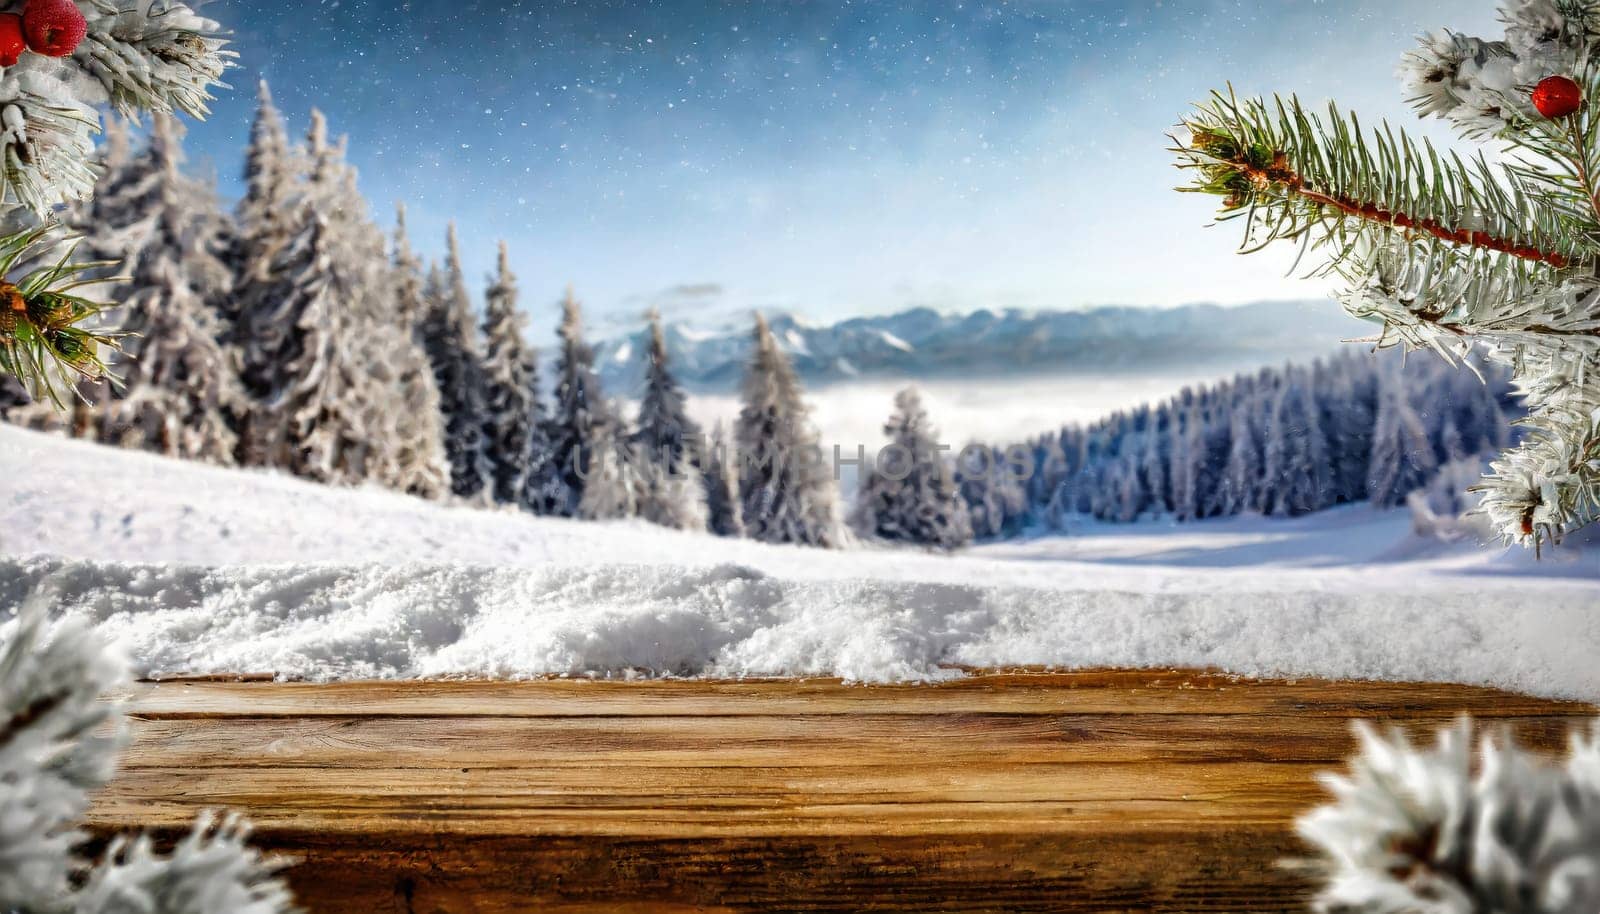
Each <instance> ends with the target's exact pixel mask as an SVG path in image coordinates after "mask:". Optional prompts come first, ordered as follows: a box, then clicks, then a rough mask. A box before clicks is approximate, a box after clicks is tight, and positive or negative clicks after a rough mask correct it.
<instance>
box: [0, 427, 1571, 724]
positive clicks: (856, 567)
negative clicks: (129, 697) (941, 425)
mask: <svg viewBox="0 0 1600 914" xmlns="http://www.w3.org/2000/svg"><path fill="white" fill-rule="evenodd" d="M0 474H3V477H4V478H5V479H6V480H7V482H6V488H5V489H4V490H3V495H0V550H3V552H4V555H5V557H4V558H0V606H8V607H14V606H16V605H18V604H19V603H20V602H21V601H22V599H24V598H25V597H26V595H27V594H29V593H30V592H33V591H36V590H41V589H42V590H45V591H48V592H49V593H50V594H51V595H52V597H53V600H54V603H53V605H55V606H56V607H57V608H58V611H60V612H62V613H85V614H88V615H90V616H91V617H93V618H94V619H95V620H97V621H100V622H103V623H104V624H105V625H107V626H108V628H109V629H110V630H111V631H112V632H113V633H115V634H116V636H117V637H118V638H120V639H121V640H122V641H123V643H125V644H126V646H127V648H128V650H129V652H130V654H131V656H132V657H133V659H134V662H135V665H136V666H137V667H138V668H139V669H141V670H143V671H146V672H223V671H227V672H274V673H278V674H280V675H286V676H305V677H311V678H348V677H373V676H376V677H395V676H400V677H407V676H442V675H495V676H531V675H539V674H546V673H559V674H571V675H602V676H630V675H641V674H642V675H649V674H673V675H719V676H751V675H839V676H844V677H846V678H850V679H858V680H867V681H883V680H907V679H911V680H916V679H930V678H939V677H945V676H950V675H957V673H956V672H955V670H954V668H955V667H959V666H979V667H1000V666H1013V665H1023V664H1029V665H1032V664H1043V665H1052V666H1063V667H1083V666H1134V667H1143V666H1157V667H1166V666H1203V667H1217V668H1221V669H1224V670H1229V671H1233V672H1237V673H1242V674H1251V675H1268V674H1271V675H1321V676H1337V677H1370V678H1383V679H1406V680H1413V679H1424V680H1440V681H1452V682H1468V683H1485V684H1493V685H1499V686H1504V687H1508V688H1514V689H1519V690H1522V691H1527V692H1534V693H1539V694H1546V695H1555V696H1572V697H1584V698H1589V699H1595V698H1600V665H1597V664H1596V663H1595V662H1594V656H1595V653H1596V650H1597V649H1600V559H1597V557H1596V556H1597V553H1596V552H1595V551H1594V549H1593V547H1591V548H1589V549H1588V550H1585V549H1583V548H1581V547H1575V548H1569V549H1565V550H1563V551H1561V552H1560V553H1559V554H1558V555H1556V556H1555V557H1553V558H1547V559H1546V560H1545V561H1544V562H1542V563H1539V564H1535V563H1534V562H1533V561H1532V560H1531V558H1530V557H1528V556H1525V555H1523V554H1521V553H1517V552H1506V551H1504V550H1499V549H1482V548H1477V547H1473V546H1470V545H1458V546H1442V545H1437V544H1429V543H1424V542H1422V541H1419V540H1415V539H1413V538H1411V537H1410V535H1409V521H1408V520H1407V518H1406V516H1405V515H1404V514H1403V513H1394V512H1390V513H1377V512H1373V511H1370V510H1368V509H1366V508H1364V507H1355V508H1348V509H1343V510H1339V511H1333V512H1328V513H1326V514H1323V515H1319V516H1316V517H1312V518H1305V519H1300V520H1294V521H1269V520H1262V519H1253V518H1241V519H1233V520H1227V521H1219V522H1214V523H1205V524H1199V525H1190V526H1182V527H1174V526H1168V525H1164V524H1145V525H1138V526H1132V527H1098V526H1093V527H1086V528H1084V529H1082V530H1077V531H1073V535H1071V536H1066V537H1059V536H1057V537H1040V538H1035V539H1029V540H1022V541H1017V542H1012V543H1004V544H995V545H989V546H982V547H979V548H975V549H972V550H970V551H969V552H966V553H964V554H961V555H957V556H941V555H932V554H923V553H917V552H909V551H890V550H884V549H876V548H868V547H860V548H855V549H850V550H841V551H836V552H821V551H815V550H802V549H797V548H788V547H774V546H765V545H761V544H757V543H751V542H747V541H730V540H723V539H717V538H714V537H709V536H704V535H696V534H687V533H677V532H672V531H665V530H661V529H657V528H651V527H648V526H645V525H642V524H637V523H618V524H591V523H579V522H571V521H563V520H553V519H544V518H534V517H528V516H525V515H518V514H515V513H512V512H488V511H478V510H473V509H468V508H453V507H441V506H436V505H430V504H426V503H423V502H420V501H416V500H414V499H409V498H405V497H401V496H396V495H391V494H387V493H383V492H376V491H349V490H330V489H325V488H322V487H318V486H315V485H311V484H308V483H304V482H301V481H298V480H294V479H289V478H286V477H281V476H276V475H272V474H263V473H253V472H241V471H235V470H221V469H215V468H210V467H204V466H198V465H192V464H182V463H176V462H173V461H168V460H164V459H162V458H158V457H153V456H150V455H146V454H140V453H132V452H123V451H114V450H110V449H106V448H102V447H99V446H96V445H91V444H86V443H82V442H75V441H66V440H61V439H56V438H51V437H47V436H43V435H38V434H35V433H31V432H25V431H22V430H19V429H15V428H9V427H0ZM89 480H92V481H93V483H92V485H93V487H94V488H95V489H98V490H100V491H99V494H98V495H97V497H96V498H94V499H92V500H91V499H89V498H86V497H84V496H82V495H79V494H75V493H76V491H77V490H78V488H79V487H80V486H84V485H85V483H86V481H89Z"/></svg>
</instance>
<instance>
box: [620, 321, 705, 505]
mask: <svg viewBox="0 0 1600 914" xmlns="http://www.w3.org/2000/svg"><path fill="white" fill-rule="evenodd" d="M648 321H649V324H650V344H649V346H648V347H646V349H645V375H644V394H643V396H642V397H641V398H640V400H639V418H638V421H637V422H636V423H635V427H634V432H633V437H632V442H633V447H634V458H635V462H636V464H637V465H638V469H639V483H640V489H639V516H640V517H642V518H644V519H645V520H648V521H650V522H652V523H657V524H661V525H663V526H667V527H673V528H676V529H680V530H704V529H705V528H706V514H707V508H706V505H707V502H708V501H709V500H710V499H711V498H712V497H713V493H712V492H711V491H710V487H711V480H710V479H709V478H708V477H707V476H706V475H705V474H703V473H702V472H701V470H700V463H701V462H702V455H701V453H700V451H701V449H702V448H703V447H704V446H705V442H704V441H703V440H702V435H701V431H700V426H699V424H698V423H696V422H695V421H694V420H693V419H691V418H690V417H689V399H688V397H687V396H685V395H684V392H683V388H682V387H680V386H679V385H678V379H677V378H675V377H673V374H672V367H671V365H670V364H668V361H669V360H668V357H667V340H666V335H665V333H664V332H663V331H662V329H661V315H660V314H659V313H657V312H655V311H651V312H650V314H649V316H648Z"/></svg>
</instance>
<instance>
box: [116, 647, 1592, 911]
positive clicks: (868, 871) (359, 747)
mask: <svg viewBox="0 0 1600 914" xmlns="http://www.w3.org/2000/svg"><path fill="white" fill-rule="evenodd" d="M128 698H129V701H130V710H131V711H132V712H133V713H134V714H135V715H136V723H135V726H134V734H133V741H132V744H131V746H130V748H129V751H128V753H127V755H126V759H125V764H124V767H123V771H122V773H121V774H120V775H119V777H118V778H117V780H116V781H115V782H114V783H113V784H112V785H111V787H110V788H109V789H108V790H107V791H106V792H105V794H104V795H103V796H102V797H100V798H99V800H98V802H97V803H96V805H95V807H94V809H93V810H92V811H91V813H90V822H91V825H92V826H93V827H94V829H95V830H96V831H97V832H99V833H102V834H108V833H110V832H112V831H114V830H117V829H125V828H131V827H153V828H155V829H156V830H157V831H158V832H159V833H162V834H167V835H175V834H177V833H178V831H179V830H181V828H182V827H183V824H184V823H185V822H187V821H188V820H189V819H190V818H191V817H192V816H193V814H194V812H195V811H196V810H198V809H201V808H206V807H216V806H226V807H230V808H236V809H240V810H242V811H244V812H246V813H248V814H249V815H250V816H251V817H252V819H253V820H254V821H255V822H256V824H257V826H258V836H259V838H260V843H261V844H263V845H264V846H265V847H268V848H270V849H275V850H279V851H282V852H285V853H288V854H290V855H293V856H294V857H296V858H297V859H298V860H299V861H300V862H299V863H298V865H297V866H296V867H295V868H294V869H293V870H291V871H290V877H291V880H292V881H293V883H294V885H295V888H296V890H297V891H298V892H299V893H300V895H301V898H302V899H303V901H304V902H305V903H306V904H307V905H308V906H309V908H310V910H312V911H316V912H322V911H329V912H343V911H351V912H355V911H360V912H369V911H379V912H388V911H393V912H404V914H423V912H446V911H448V912H512V911H529V910H539V911H560V912H568V914H591V912H602V911H605V912H618V911H620V912H645V911H649V912H665V914H680V912H688V911H708V912H730V914H731V912H741V914H742V912H751V911H796V912H799V911H818V912H820V911H838V912H844V911H973V912H976V911H1061V912H1066V911H1124V910H1125V911H1135V910H1137V911H1291V910H1303V908H1304V900H1305V895H1306V886H1305V885H1304V884H1303V883H1302V882H1301V881H1300V880H1299V879H1298V877H1296V875H1295V874H1294V873H1293V872H1291V871H1288V870H1285V869H1283V868H1281V867H1280V866H1279V865H1278V864H1279V861H1280V860H1281V859H1282V858H1284V857H1285V856H1291V855H1294V854H1296V853H1299V852H1300V850H1299V848H1298V846H1297V844H1296V843H1295V839H1294V838H1293V835H1292V831H1291V824H1292V822H1293V819H1294V817H1295V816H1296V815H1297V814H1299V813H1300V812H1302V811H1304V810H1305V809H1306V808H1308V807H1309V806H1311V805H1313V804H1315V803H1316V802H1318V801H1319V800H1320V798H1321V796H1322V793H1321V789H1320V788H1319V787H1318V786H1317V783H1316V780H1315V776H1316V773H1317V772H1318V771H1321V770H1326V769H1328V768H1330V767H1334V766H1336V764H1337V763H1338V760H1339V759H1341V758H1343V757H1344V756H1345V755H1347V754H1348V753H1349V751H1350V749H1351V745H1352V739H1351V735H1350V729H1349V728H1350V719H1351V718H1355V717H1363V718H1377V719H1383V720H1388V721H1390V722H1393V723H1395V724H1397V725H1399V726H1402V727H1403V728H1405V729H1407V730H1410V731H1414V732H1418V733H1421V732H1424V731H1429V730H1432V729H1434V728H1435V727H1437V726H1438V724H1439V723H1440V722H1441V721H1443V720H1448V719H1449V718H1452V717H1455V716H1457V715H1460V714H1472V715H1475V716H1477V717H1479V718H1482V719H1484V720H1485V721H1486V722H1489V723H1490V724H1491V725H1496V726H1506V727H1509V728H1510V729H1512V730H1513V731H1514V732H1516V733H1517V734H1518V735H1519V736H1520V737H1521V738H1522V739H1524V740H1526V741H1528V742H1530V743H1532V744H1534V745H1538V746H1545V747H1555V746H1558V745H1559V744H1560V743H1561V741H1562V739H1563V735H1564V733H1565V731H1566V729H1567V728H1568V727H1569V726H1571V725H1572V724H1574V723H1577V722H1580V721H1584V720H1586V719H1588V718H1589V717H1591V716H1592V715H1594V714H1595V713H1596V709H1595V708H1593V707H1592V706H1588V705H1583V704H1578V703H1572V702H1553V701H1543V700H1538V699H1531V698H1527V697H1523V696H1515V695H1509V694H1506V693H1501V692H1496V691H1494V690H1489V689H1475V688H1460V687H1451V686H1435V685H1394V684H1380V683H1327V682H1251V681H1242V680H1237V679H1234V678H1231V677H1224V676H1216V675H1212V674H1203V673H1181V672H1167V673H1129V672H1114V671H1112V672H1106V671H1102V672H1093V673H1080V674H1043V673H1031V672H1030V673H1017V674H1009V675H1005V676H994V677H982V678H974V679H971V680H965V681H960V682H956V683H948V684H941V685H930V686H917V687H911V686H895V687H854V686H845V685H841V684H839V683H836V682H826V681H808V682H772V681H757V682H746V683H705V682H672V681H669V682H642V683H609V682H588V681H572V680H545V681H538V682H526V683H501V682H495V683H485V682H444V683H441V682H430V683H342V684H333V685H312V684H304V683H261V682H170V683H162V684H148V683H147V684H140V685H139V686H137V687H135V688H134V689H133V690H131V691H130V693H129V695H128Z"/></svg>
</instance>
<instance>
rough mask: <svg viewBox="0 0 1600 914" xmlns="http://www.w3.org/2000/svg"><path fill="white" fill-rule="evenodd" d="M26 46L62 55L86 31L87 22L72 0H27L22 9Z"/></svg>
mask: <svg viewBox="0 0 1600 914" xmlns="http://www.w3.org/2000/svg"><path fill="white" fill-rule="evenodd" d="M22 30H23V32H24V33H25V34H26V35H27V38H28V50H30V51H32V52H34V53H35V54H43V55H44V56H46V57H65V56H67V55H68V54H71V53H72V52H73V50H75V49H76V48H77V47H78V42H80V41H82V40H83V36H84V35H86V34H88V31H89V23H88V21H87V20H85V19H84V18H83V13H82V12H80V11H79V10H78V5H77V4H76V3H73V2H72V0H28V6H27V8H26V9H24V10H23V11H22Z"/></svg>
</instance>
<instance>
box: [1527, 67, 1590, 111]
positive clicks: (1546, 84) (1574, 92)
mask: <svg viewBox="0 0 1600 914" xmlns="http://www.w3.org/2000/svg"><path fill="white" fill-rule="evenodd" d="M1533 106H1534V107H1535V108H1538V109H1539V113H1540V114H1542V115H1544V116H1545V117H1547V118H1550V119H1551V120H1555V119H1556V118H1558V117H1566V116H1567V115H1569V114H1571V113H1572V112H1574V111H1577V110H1578V109H1579V108H1581V107H1583V90H1582V89H1581V88H1579V87H1578V84H1577V83H1575V82H1573V81H1572V80H1570V79H1568V78H1567V77H1565V76H1546V77H1545V78H1544V79H1541V80H1539V85H1537V86H1535V87H1534V89H1533Z"/></svg>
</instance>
